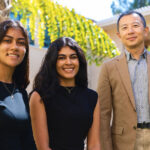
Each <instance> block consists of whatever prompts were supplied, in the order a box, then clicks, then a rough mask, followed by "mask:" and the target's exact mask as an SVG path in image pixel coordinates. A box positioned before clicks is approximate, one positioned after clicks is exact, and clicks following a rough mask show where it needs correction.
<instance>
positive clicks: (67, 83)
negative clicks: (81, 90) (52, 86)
mask: <svg viewBox="0 0 150 150" xmlns="http://www.w3.org/2000/svg"><path fill="white" fill-rule="evenodd" d="M60 85H61V86H65V87H74V86H75V81H74V80H63V81H62V80H60Z"/></svg>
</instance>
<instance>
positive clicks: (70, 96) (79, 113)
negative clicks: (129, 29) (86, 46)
mask: <svg viewBox="0 0 150 150" xmlns="http://www.w3.org/2000/svg"><path fill="white" fill-rule="evenodd" d="M33 88H34V92H33V93H32V95H31V98H30V113H31V122H32V128H33V135H34V139H35V143H36V146H37V149H38V150H83V149H84V141H85V138H86V137H87V149H88V150H100V139H99V134H100V133H99V123H100V108H99V101H98V100H97V99H98V96H97V93H96V92H95V91H93V90H91V89H89V88H87V63H86V60H85V56H84V54H83V51H82V50H81V48H80V47H79V45H78V44H77V43H76V42H75V41H74V40H73V39H71V38H68V37H63V38H59V39H57V40H56V41H54V42H53V43H51V45H50V47H49V49H48V51H47V54H46V56H45V59H44V61H43V64H42V66H41V68H40V70H39V72H38V74H37V75H36V78H35V81H34V86H33Z"/></svg>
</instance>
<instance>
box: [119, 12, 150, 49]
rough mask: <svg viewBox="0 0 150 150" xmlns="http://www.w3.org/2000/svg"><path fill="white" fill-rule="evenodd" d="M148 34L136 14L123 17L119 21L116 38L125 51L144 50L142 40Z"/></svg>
mask: <svg viewBox="0 0 150 150" xmlns="http://www.w3.org/2000/svg"><path fill="white" fill-rule="evenodd" d="M147 34H148V28H147V27H146V28H144V25H143V22H142V20H141V18H140V16H139V15H138V14H130V15H126V16H123V17H122V18H121V19H120V21H119V32H118V36H119V38H120V39H121V41H122V43H123V45H124V46H125V48H126V49H127V50H132V49H135V48H138V47H139V48H142V49H144V39H145V37H146V36H147Z"/></svg>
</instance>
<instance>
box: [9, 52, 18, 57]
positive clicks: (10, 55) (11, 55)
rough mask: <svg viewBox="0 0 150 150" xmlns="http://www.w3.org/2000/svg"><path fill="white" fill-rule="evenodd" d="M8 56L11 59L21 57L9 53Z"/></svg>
mask: <svg viewBox="0 0 150 150" xmlns="http://www.w3.org/2000/svg"><path fill="white" fill-rule="evenodd" d="M7 56H9V57H11V58H18V57H19V55H18V54H13V53H8V54H7Z"/></svg>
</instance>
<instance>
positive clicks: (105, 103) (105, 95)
mask: <svg viewBox="0 0 150 150" xmlns="http://www.w3.org/2000/svg"><path fill="white" fill-rule="evenodd" d="M98 95H99V99H100V110H101V114H100V116H101V120H100V131H101V132H100V140H101V150H113V147H112V138H111V128H110V121H111V113H112V93H111V86H110V81H109V73H108V70H107V66H106V64H103V65H102V67H101V70H100V76H99V82H98Z"/></svg>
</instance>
